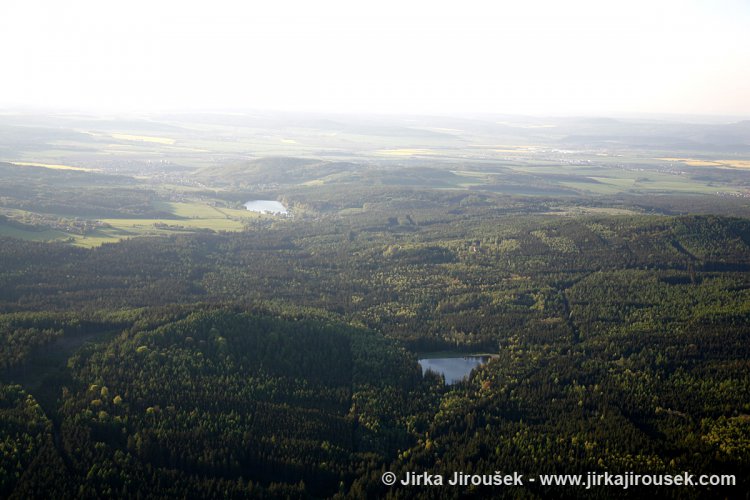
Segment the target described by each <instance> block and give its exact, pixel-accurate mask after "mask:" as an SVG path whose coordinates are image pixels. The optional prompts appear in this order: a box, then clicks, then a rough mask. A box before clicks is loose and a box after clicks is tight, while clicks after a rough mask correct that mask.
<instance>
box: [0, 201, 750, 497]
mask: <svg viewBox="0 0 750 500" xmlns="http://www.w3.org/2000/svg"><path fill="white" fill-rule="evenodd" d="M381 196H383V197H382V198H381ZM420 197H422V199H421V200H420V199H419V198H420ZM370 199H371V200H373V204H372V206H370V207H369V209H368V210H363V211H361V212H357V213H352V214H350V216H348V217H342V216H341V215H340V213H339V212H338V211H335V212H330V213H328V214H327V215H326V212H325V210H326V209H325V207H322V206H320V205H316V204H315V201H314V200H312V199H311V200H308V201H307V203H308V204H309V205H308V208H309V209H310V210H313V209H314V210H317V211H318V213H323V214H324V215H319V216H316V217H312V216H306V215H305V214H304V210H302V208H301V210H302V212H301V215H299V216H298V217H293V218H288V219H273V218H270V217H268V218H260V219H257V220H256V221H254V222H251V223H248V227H247V229H246V230H245V231H241V232H234V233H226V232H215V231H205V232H197V233H193V234H176V235H173V236H169V237H149V238H132V239H128V240H123V241H120V242H117V243H107V244H104V245H101V246H100V247H96V248H91V249H83V248H77V247H73V246H69V245H66V244H64V243H39V242H31V241H22V240H17V239H12V238H2V239H0V260H1V261H2V267H1V268H0V311H2V314H1V315H0V336H2V342H1V343H0V375H1V378H0V380H2V384H1V385H0V394H1V397H0V447H1V448H2V462H0V496H1V497H9V498H32V497H46V498H73V497H76V498H102V497H109V496H127V497H144V496H151V497H163V498H165V497H200V498H227V497H231V498H246V497H253V498H263V497H312V498H324V497H341V498H343V497H351V498H375V497H382V496H386V495H390V496H391V497H393V498H407V497H409V498H411V497H425V498H433V497H448V498H450V497H458V496H462V495H465V494H467V493H469V494H474V495H477V496H488V495H493V496H502V495H508V496H512V497H517V496H521V497H527V498H547V497H570V496H576V497H589V498H599V497H607V498H610V497H613V496H615V497H616V496H624V497H629V496H642V495H643V494H644V491H645V488H640V489H637V488H635V489H630V490H618V489H612V488H598V489H597V488H594V489H590V490H583V489H582V488H573V487H567V488H566V487H556V488H551V487H543V486H541V485H538V484H537V485H535V484H529V483H527V484H526V485H525V486H524V487H522V488H521V487H518V488H514V489H509V488H505V489H503V488H492V487H488V486H478V487H468V490H467V489H460V488H453V489H451V488H424V487H422V488H420V487H413V486H401V485H397V486H393V487H386V486H384V485H383V484H382V482H381V475H382V474H383V473H384V472H385V471H393V472H395V473H396V474H397V475H398V476H399V477H402V476H403V474H405V473H406V472H407V471H414V472H419V473H422V472H430V473H434V474H445V475H446V476H450V475H451V474H452V473H453V472H454V471H463V472H466V473H477V474H492V473H494V471H504V472H509V473H512V472H513V471H518V472H519V473H523V474H526V475H532V474H549V473H558V472H559V473H581V474H585V473H586V472H588V471H611V472H627V471H633V472H636V473H653V474H659V473H665V474H668V473H674V474H679V473H682V472H684V471H689V472H692V473H696V474H735V475H736V477H737V480H738V484H737V485H736V486H735V487H726V486H725V487H700V488H697V487H696V488H687V489H686V488H675V487H671V488H667V487H664V488H661V489H659V490H658V491H657V492H656V493H658V494H660V495H663V496H665V497H670V498H671V497H679V498H704V497H705V498H715V497H745V496H746V495H747V493H748V491H750V483H748V477H750V474H749V473H750V248H749V247H748V246H749V245H750V221H748V219H745V218H738V217H726V216H714V215H666V214H664V213H663V212H662V214H661V215H656V214H649V213H640V214H636V213H631V214H622V215H617V214H612V213H606V212H602V213H589V214H587V215H579V216H576V217H570V216H566V215H564V214H554V213H551V212H552V211H551V210H550V208H549V206H540V205H538V204H535V203H531V202H529V200H525V199H522V198H492V197H489V198H488V197H486V196H484V195H482V196H478V195H477V194H476V193H464V194H455V193H452V194H441V193H439V192H433V193H432V194H424V193H418V192H417V193H412V194H411V195H410V196H409V197H407V196H403V197H399V195H391V196H390V197H389V198H387V197H385V196H384V195H381V194H379V193H378V192H373V193H372V194H371V196H370ZM407 199H411V200H412V201H411V203H410V204H409V203H407V202H406V200H407ZM414 200H418V201H414ZM441 207H442V208H441ZM340 208H342V207H338V209H340ZM338 209H337V210H338ZM441 350H450V351H453V352H456V351H458V352H467V353H469V352H486V353H491V354H492V358H491V359H490V361H489V362H488V363H487V364H485V365H483V366H482V367H480V368H478V369H476V370H474V372H472V374H471V376H470V378H469V379H468V380H466V381H464V382H461V383H458V384H455V385H445V384H444V382H443V379H442V378H441V377H440V376H437V375H434V374H431V373H428V374H427V375H426V376H422V373H421V370H420V368H419V366H418V364H417V356H418V354H417V353H420V352H426V351H441ZM649 492H651V490H649Z"/></svg>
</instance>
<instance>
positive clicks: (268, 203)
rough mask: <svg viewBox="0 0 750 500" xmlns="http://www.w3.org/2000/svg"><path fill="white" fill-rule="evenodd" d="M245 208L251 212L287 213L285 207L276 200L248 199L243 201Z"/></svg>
mask: <svg viewBox="0 0 750 500" xmlns="http://www.w3.org/2000/svg"><path fill="white" fill-rule="evenodd" d="M245 208H247V209H248V210H250V211H251V212H260V213H262V214H273V215H288V214H289V211H288V210H287V209H286V207H285V206H284V205H283V204H282V203H281V202H278V201H276V200H250V201H248V202H247V203H245Z"/></svg>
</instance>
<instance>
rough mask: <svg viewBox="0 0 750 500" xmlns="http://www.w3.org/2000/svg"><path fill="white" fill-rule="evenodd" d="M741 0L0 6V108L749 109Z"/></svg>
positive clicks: (611, 112) (730, 112) (618, 112)
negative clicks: (0, 71) (0, 61)
mask: <svg viewBox="0 0 750 500" xmlns="http://www.w3.org/2000/svg"><path fill="white" fill-rule="evenodd" d="M748 21H750V4H748V3H746V2H743V1H741V0H721V1H717V2H711V3H707V2H698V1H687V2H684V1H683V2H679V1H676V0H667V1H663V2H659V3H658V4H656V5H654V4H651V3H648V2H646V1H644V0H637V1H633V2H628V3H626V4H617V5H612V4H603V3H602V2H595V1H592V0H575V1H572V2H565V3H562V2H551V1H546V0H534V1H530V2H524V3H523V4H520V3H519V4H512V5H498V4H496V3H493V2H484V1H482V2H476V3H474V4H472V5H471V6H461V7H459V6H458V5H457V4H456V3H453V2H423V1H415V2H409V3H406V4H403V5H402V4H398V3H396V2H395V1H391V0H388V1H385V2H380V3H378V4H368V5H355V4H351V3H347V2H343V1H338V0H336V1H325V2H318V3H314V4H310V3H303V2H299V1H282V2H276V3H274V4H273V5H244V4H240V3H238V2H231V1H227V0H220V1H217V2H214V3H212V4H211V5H210V6H208V5H205V4H202V3H200V2H195V1H188V2H175V1H171V0H170V1H165V2H159V3H156V4H149V3H147V2H145V1H143V0H137V1H134V2H129V3H127V4H125V3H123V4H109V3H101V2H93V1H90V0H81V1H75V2H71V3H66V4H61V3H59V2H51V1H45V0H32V1H23V2H21V1H19V0H10V1H7V2H3V4H2V5H0V43H1V44H2V46H3V47H4V49H3V70H4V71H3V72H4V75H5V78H4V79H3V80H2V83H0V107H5V108H8V107H33V108H43V107H52V108H66V109H78V110H82V111H122V112H133V111H161V110H184V111H191V110H205V109H225V110H229V109H263V110H278V111H299V112H324V113H384V114H393V113H403V114H472V113H491V114H519V115H565V114H567V115H571V114H572V115H600V116H622V115H638V114H655V115H707V116H732V117H750V90H748V89H750V65H748V64H747V62H748V61H750V44H748V43H746V35H745V33H744V31H745V28H746V26H748V25H749V23H748Z"/></svg>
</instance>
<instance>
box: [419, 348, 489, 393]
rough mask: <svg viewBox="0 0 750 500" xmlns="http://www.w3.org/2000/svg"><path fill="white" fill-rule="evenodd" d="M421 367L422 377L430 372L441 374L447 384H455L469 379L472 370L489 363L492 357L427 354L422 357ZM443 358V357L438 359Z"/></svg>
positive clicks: (420, 360)
mask: <svg viewBox="0 0 750 500" xmlns="http://www.w3.org/2000/svg"><path fill="white" fill-rule="evenodd" d="M420 356H421V357H420V359H418V360H417V361H418V362H419V366H421V367H422V375H424V374H425V373H427V371H428V370H430V371H433V372H435V373H439V374H441V375H443V376H444V377H445V383H446V384H448V385H451V384H455V383H457V382H460V381H461V380H463V379H465V378H467V377H468V376H469V373H471V370H473V369H474V368H476V367H477V366H480V365H483V364H485V363H486V362H487V361H489V359H490V356H487V355H477V354H466V355H464V354H446V353H435V355H434V356H433V355H430V354H429V353H425V354H422V355H420ZM438 356H441V357H438Z"/></svg>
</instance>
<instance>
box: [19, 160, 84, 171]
mask: <svg viewBox="0 0 750 500" xmlns="http://www.w3.org/2000/svg"><path fill="white" fill-rule="evenodd" d="M11 163H12V164H13V165H18V166H19V167H40V168H50V169H52V170H78V171H80V172H95V171H96V169H93V168H84V167H74V166H72V165H59V164H54V163H35V162H29V161H14V162H11Z"/></svg>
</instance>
